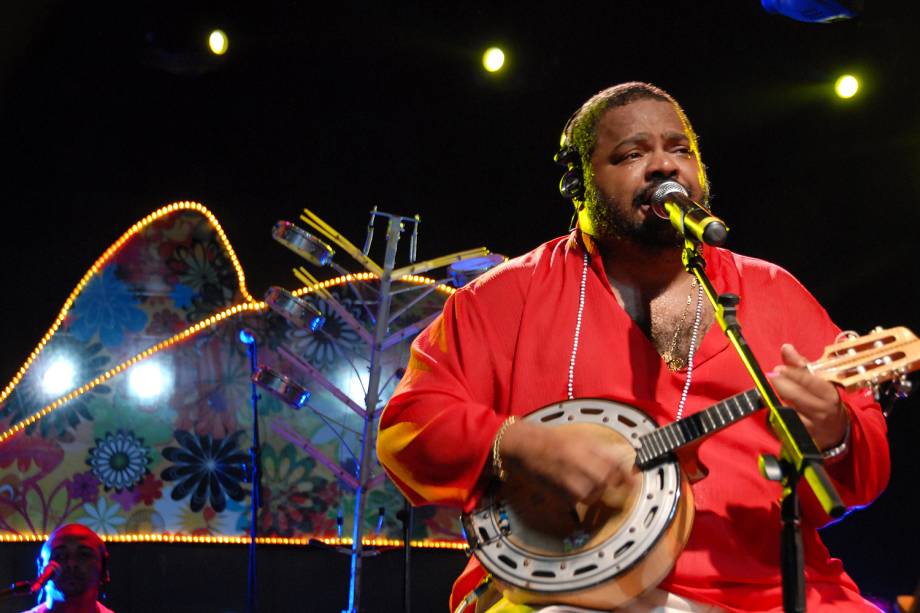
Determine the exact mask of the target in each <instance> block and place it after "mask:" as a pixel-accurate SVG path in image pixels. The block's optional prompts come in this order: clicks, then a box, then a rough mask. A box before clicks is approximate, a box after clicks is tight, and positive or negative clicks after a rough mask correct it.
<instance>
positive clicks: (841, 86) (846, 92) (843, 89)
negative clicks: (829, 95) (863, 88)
mask: <svg viewBox="0 0 920 613" xmlns="http://www.w3.org/2000/svg"><path fill="white" fill-rule="evenodd" d="M834 91H835V92H837V95H838V96H839V97H841V98H852V97H853V96H855V95H856V92H857V91H859V80H858V79H857V78H856V77H854V76H853V75H851V74H845V75H843V76H842V77H840V78H839V79H837V82H836V83H834Z"/></svg>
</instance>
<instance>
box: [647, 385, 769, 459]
mask: <svg viewBox="0 0 920 613" xmlns="http://www.w3.org/2000/svg"><path fill="white" fill-rule="evenodd" d="M763 407H764V404H763V399H762V398H761V396H760V392H758V391H757V390H756V389H749V390H748V391H746V392H742V393H740V394H736V395H734V396H730V397H729V398H726V399H725V400H723V401H721V402H718V403H716V404H714V405H712V406H711V407H709V408H707V409H704V410H702V411H700V412H699V413H694V414H693V415H688V416H687V417H684V418H683V419H680V420H678V421H675V422H673V423H670V424H668V425H666V426H662V427H660V428H658V429H657V430H653V431H652V432H649V433H647V434H643V435H642V436H640V437H639V441H640V443H641V445H640V446H639V449H638V451H637V452H636V466H638V467H639V468H641V469H642V470H645V469H647V468H650V467H652V466H654V465H655V464H658V463H659V462H662V461H665V460H669V459H671V454H673V453H674V452H675V451H677V450H678V449H680V448H681V447H684V446H686V445H689V444H690V443H694V442H696V441H700V440H702V439H704V438H706V437H707V436H709V435H711V434H715V433H716V432H718V431H719V430H722V429H724V428H727V427H728V426H730V425H732V424H733V423H735V422H736V421H738V420H740V419H744V418H745V417H747V416H748V415H751V414H752V413H755V412H757V411H759V410H760V409H762V408H763Z"/></svg>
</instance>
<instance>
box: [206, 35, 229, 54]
mask: <svg viewBox="0 0 920 613" xmlns="http://www.w3.org/2000/svg"><path fill="white" fill-rule="evenodd" d="M229 46H230V41H229V40H228V39H227V34H226V33H225V32H224V31H223V30H214V31H212V32H211V34H210V36H208V48H209V49H210V50H211V53H213V54H214V55H223V54H225V53H226V52H227V47H229Z"/></svg>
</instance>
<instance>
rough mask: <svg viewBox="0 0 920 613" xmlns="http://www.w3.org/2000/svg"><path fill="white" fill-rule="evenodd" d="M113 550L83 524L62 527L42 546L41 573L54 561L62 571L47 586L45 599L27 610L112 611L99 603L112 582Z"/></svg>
mask: <svg viewBox="0 0 920 613" xmlns="http://www.w3.org/2000/svg"><path fill="white" fill-rule="evenodd" d="M108 558H109V552H108V550H107V549H106V546H105V543H103V542H102V539H100V538H99V536H98V535H97V534H96V533H95V532H93V531H92V530H90V529H89V528H87V527H86V526H83V525H81V524H67V525H64V526H61V527H59V528H58V529H56V530H55V531H54V532H52V533H51V535H50V536H49V537H48V540H47V541H45V543H44V544H43V545H42V549H41V553H40V554H39V558H38V573H39V575H41V574H42V572H43V571H44V570H45V567H47V566H48V564H50V563H52V562H56V563H57V564H58V565H59V566H60V570H58V571H57V573H56V574H55V575H54V578H53V579H52V580H51V581H49V582H48V583H47V584H46V585H45V587H44V602H43V603H42V604H40V605H38V606H37V607H35V608H33V609H29V610H28V611H26V612H25V613H45V612H46V611H56V612H57V611H60V612H61V613H112V611H110V610H109V609H107V608H106V607H105V606H104V605H103V604H102V603H101V602H98V598H99V590H100V588H101V587H104V586H105V585H106V584H107V583H108V582H109V572H108Z"/></svg>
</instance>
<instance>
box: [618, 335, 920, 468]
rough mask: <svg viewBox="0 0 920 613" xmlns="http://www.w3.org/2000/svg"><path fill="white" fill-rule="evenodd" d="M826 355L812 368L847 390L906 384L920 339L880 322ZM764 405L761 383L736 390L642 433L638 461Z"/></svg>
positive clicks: (661, 455) (667, 454) (650, 462)
mask: <svg viewBox="0 0 920 613" xmlns="http://www.w3.org/2000/svg"><path fill="white" fill-rule="evenodd" d="M841 337H843V338H842V340H840V339H838V341H837V342H835V343H834V344H833V345H829V346H827V347H825V348H824V353H823V355H822V356H821V357H820V358H819V359H818V360H817V361H815V362H812V363H810V364H808V370H809V371H810V372H811V373H812V374H814V375H816V376H818V377H821V378H822V379H824V380H825V381H830V382H831V383H834V384H835V385H838V386H839V387H842V388H843V389H846V390H855V389H859V388H861V387H867V386H868V387H870V388H873V389H877V387H878V385H879V384H880V383H882V382H884V381H892V380H900V381H901V383H902V384H906V383H905V382H906V378H905V377H906V376H907V373H909V372H911V371H913V370H916V369H917V368H918V366H920V340H918V339H917V337H916V336H915V335H914V333H913V332H911V331H910V330H908V329H907V328H904V327H896V328H888V329H883V328H876V329H875V330H873V331H872V332H871V333H869V334H866V335H863V336H856V335H855V334H849V333H844V334H841ZM763 407H764V403H763V398H762V397H761V395H760V392H758V391H757V390H756V389H750V390H748V391H746V392H742V393H740V394H736V395H735V396H731V397H729V398H726V399H725V400H723V401H721V402H718V403H716V404H714V405H712V406H711V407H709V408H707V409H704V410H702V411H700V412H699V413H694V414H693V415H690V416H688V417H685V418H683V419H680V420H678V421H675V422H673V423H670V424H668V425H666V426H662V427H660V428H657V429H655V430H653V431H651V432H648V433H646V434H643V435H641V436H640V437H639V442H640V446H639V448H638V450H637V452H636V465H637V466H638V467H639V468H641V469H643V470H645V469H647V468H650V467H652V466H655V465H656V464H659V463H660V462H662V461H667V460H670V459H672V457H671V456H672V454H673V453H674V452H675V451H677V450H678V449H680V448H681V447H685V446H687V445H689V444H691V443H694V442H696V441H700V440H702V439H703V438H705V437H707V436H709V435H711V434H713V433H715V432H718V431H719V430H722V429H723V428H727V427H728V426H730V425H732V424H733V423H735V422H736V421H738V420H739V419H743V418H745V417H747V416H748V415H751V414H752V413H755V412H757V411H759V410H760V409H762V408H763Z"/></svg>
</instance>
